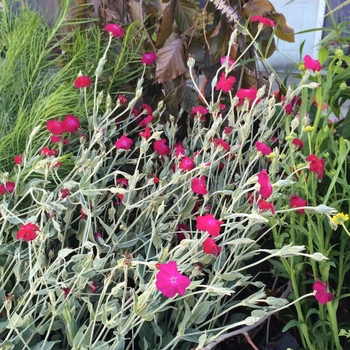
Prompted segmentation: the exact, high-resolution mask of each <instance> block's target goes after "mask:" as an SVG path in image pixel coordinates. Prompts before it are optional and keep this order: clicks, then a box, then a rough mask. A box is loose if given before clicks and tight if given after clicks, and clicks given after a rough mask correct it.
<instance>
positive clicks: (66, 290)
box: [62, 287, 71, 299]
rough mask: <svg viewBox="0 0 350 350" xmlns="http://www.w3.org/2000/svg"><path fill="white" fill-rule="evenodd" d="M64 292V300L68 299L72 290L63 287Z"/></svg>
mask: <svg viewBox="0 0 350 350" xmlns="http://www.w3.org/2000/svg"><path fill="white" fill-rule="evenodd" d="M62 290H63V297H64V299H66V298H67V296H68V294H69V293H70V291H71V289H70V288H68V287H67V288H66V287H63V288H62Z"/></svg>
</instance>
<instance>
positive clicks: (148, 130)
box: [139, 126, 151, 140]
mask: <svg viewBox="0 0 350 350" xmlns="http://www.w3.org/2000/svg"><path fill="white" fill-rule="evenodd" d="M139 135H140V136H141V137H144V138H145V139H146V140H148V139H149V138H150V137H151V128H150V127H149V126H146V128H145V130H144V131H140V132H139Z"/></svg>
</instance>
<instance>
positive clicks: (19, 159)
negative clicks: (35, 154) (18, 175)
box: [13, 154, 23, 165]
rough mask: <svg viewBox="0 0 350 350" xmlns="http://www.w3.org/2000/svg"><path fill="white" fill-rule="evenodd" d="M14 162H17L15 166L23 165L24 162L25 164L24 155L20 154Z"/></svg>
mask: <svg viewBox="0 0 350 350" xmlns="http://www.w3.org/2000/svg"><path fill="white" fill-rule="evenodd" d="M13 161H14V162H15V164H17V165H21V164H22V162H23V158H22V155H20V154H19V155H18V156H15V157H14V158H13Z"/></svg>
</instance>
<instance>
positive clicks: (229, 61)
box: [220, 56, 235, 68]
mask: <svg viewBox="0 0 350 350" xmlns="http://www.w3.org/2000/svg"><path fill="white" fill-rule="evenodd" d="M226 62H227V65H228V67H229V68H230V67H231V66H233V65H234V64H235V61H234V60H233V59H232V58H231V57H230V56H222V57H221V58H220V64H221V65H226Z"/></svg>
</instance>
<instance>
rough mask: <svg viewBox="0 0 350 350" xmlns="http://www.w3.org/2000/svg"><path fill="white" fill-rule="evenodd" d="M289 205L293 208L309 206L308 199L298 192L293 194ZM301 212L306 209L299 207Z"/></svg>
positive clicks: (298, 210)
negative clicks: (300, 195)
mask: <svg viewBox="0 0 350 350" xmlns="http://www.w3.org/2000/svg"><path fill="white" fill-rule="evenodd" d="M289 206H290V207H291V208H299V207H306V206H307V200H306V199H302V198H301V197H299V196H297V195H296V194H293V196H291V197H290V200H289ZM296 211H297V212H298V213H300V214H304V213H305V210H304V209H297V210H296Z"/></svg>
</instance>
